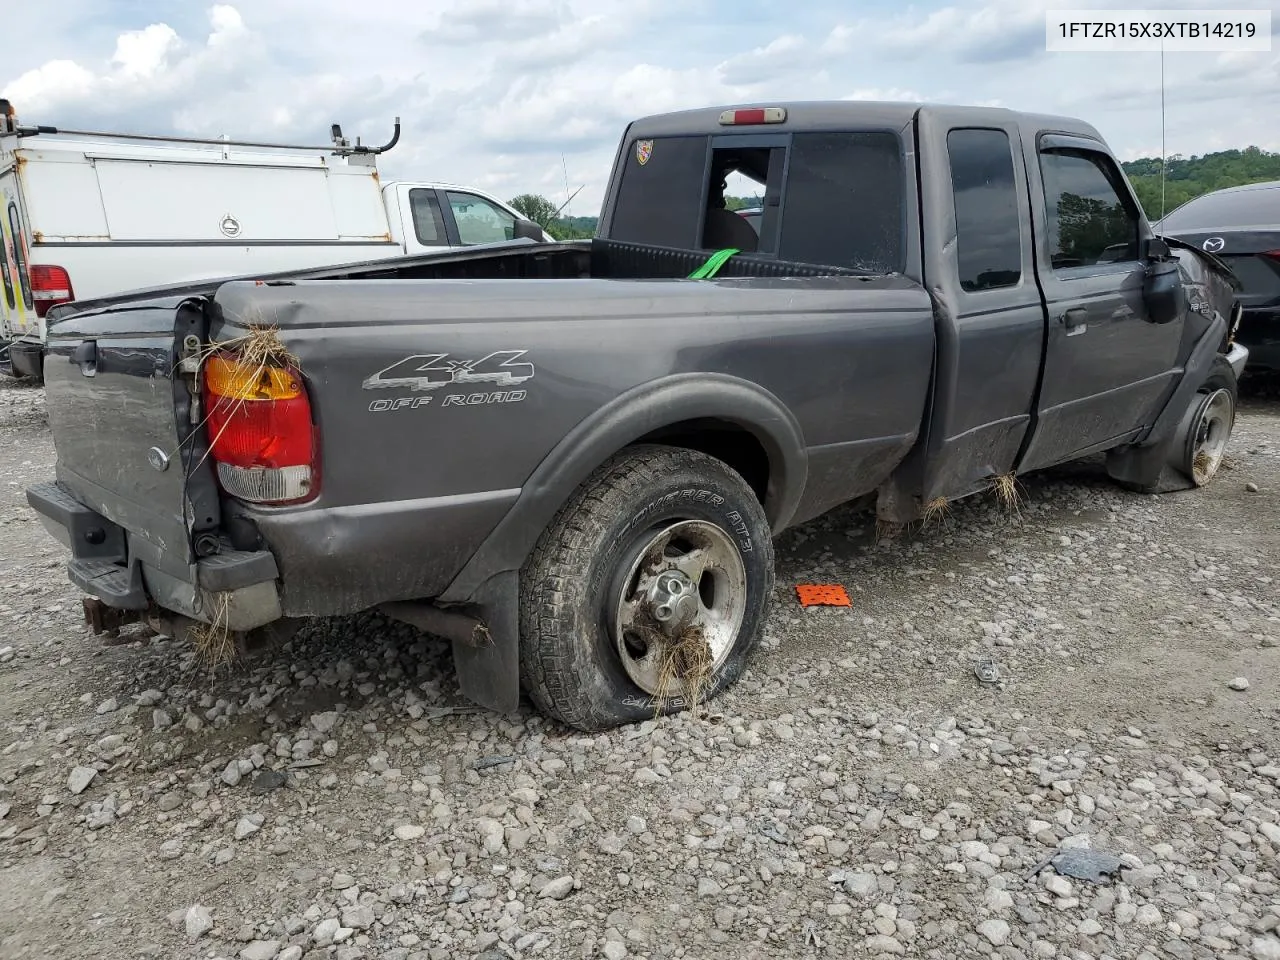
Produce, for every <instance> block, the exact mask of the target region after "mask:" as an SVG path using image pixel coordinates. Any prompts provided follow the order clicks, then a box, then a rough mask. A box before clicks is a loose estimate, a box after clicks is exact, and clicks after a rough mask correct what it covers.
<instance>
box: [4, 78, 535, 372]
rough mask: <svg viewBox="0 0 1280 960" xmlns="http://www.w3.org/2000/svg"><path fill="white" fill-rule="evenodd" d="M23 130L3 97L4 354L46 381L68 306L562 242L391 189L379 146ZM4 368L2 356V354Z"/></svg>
mask: <svg viewBox="0 0 1280 960" xmlns="http://www.w3.org/2000/svg"><path fill="white" fill-rule="evenodd" d="M332 136H333V143H332V145H331V146H310V147H308V146H297V145H289V144H267V143H257V142H246V141H232V140H225V139H224V140H202V139H189V138H179V137H163V136H149V135H135V134H120V133H104V132H94V131H74V130H60V129H59V128H56V127H41V126H20V125H19V124H18V123H17V121H16V120H15V119H14V115H13V109H12V107H11V106H10V105H9V104H8V103H7V102H6V101H4V100H0V202H2V203H3V211H0V213H2V214H3V215H2V216H0V224H2V227H0V229H2V231H3V252H2V254H0V268H2V269H0V281H2V282H3V288H4V289H3V291H2V292H0V348H3V347H5V346H6V345H7V347H8V351H9V357H10V363H11V367H12V372H13V373H15V374H17V375H20V376H32V377H39V376H41V366H42V362H43V354H44V345H45V342H46V339H47V330H46V328H45V316H46V314H47V313H48V311H49V310H50V309H51V308H52V307H53V306H54V305H56V304H59V303H66V302H68V301H71V300H91V299H94V298H98V297H104V296H111V295H113V294H117V293H123V292H126V291H129V290H136V289H141V288H146V287H155V286H159V285H164V284H172V283H186V282H192V281H200V280H206V279H213V278H220V277H233V276H243V275H250V274H266V273H276V272H279V271H285V270H299V269H306V268H309V267H324V266H331V265H336V264H344V263H359V262H365V261H370V260H380V259H385V258H390V257H396V256H402V255H406V254H410V255H413V254H423V253H430V252H432V251H434V250H448V249H451V248H455V247H460V246H470V245H478V244H485V243H501V242H504V241H507V240H514V239H517V238H529V239H536V240H549V239H550V237H549V236H547V235H546V234H545V233H543V232H542V231H541V229H540V228H537V227H535V226H534V225H532V224H530V223H528V222H527V221H524V220H523V219H522V218H521V215H520V213H519V212H518V211H516V210H515V209H513V208H512V207H510V206H509V205H508V204H505V203H503V202H502V201H500V200H498V199H497V198H495V197H492V196H490V195H488V194H486V193H484V192H482V191H479V190H476V189H475V188H472V187H461V186H455V185H452V184H444V183H427V182H404V181H396V182H391V183H385V184H384V183H382V182H381V180H380V179H379V176H378V171H377V166H376V161H377V157H378V155H379V154H381V153H383V152H385V151H386V150H389V149H391V148H392V147H393V146H395V144H396V143H397V142H398V140H399V137H400V122H399V120H398V119H397V120H396V123H395V131H394V134H393V136H392V138H391V139H390V141H389V142H388V143H386V144H383V145H382V146H372V147H371V146H364V145H361V144H360V143H359V141H357V142H356V144H355V145H352V144H351V143H350V142H349V141H348V140H347V139H346V138H344V137H343V136H342V131H341V128H339V127H337V126H336V125H335V126H334V128H333V134H332ZM0 359H3V357H2V356H0Z"/></svg>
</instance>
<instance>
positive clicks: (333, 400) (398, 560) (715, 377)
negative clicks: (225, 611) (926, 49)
mask: <svg viewBox="0 0 1280 960" xmlns="http://www.w3.org/2000/svg"><path fill="white" fill-rule="evenodd" d="M706 256H707V253H706V252H704V251H676V250H666V249H662V248H646V247H642V246H639V245H635V244H624V243H616V242H609V241H592V242H589V243H583V244H557V245H546V244H537V245H530V246H524V245H516V246H514V247H508V248H503V249H498V248H491V249H488V250H475V251H471V252H469V253H467V254H461V255H459V254H446V255H443V256H434V255H433V256H430V257H421V258H402V259H401V260H400V261H398V262H381V263H377V264H369V265H359V266H352V267H347V268H341V269H329V270H318V271H305V272H295V273H292V274H290V275H288V276H276V277H273V278H269V279H266V280H265V282H264V280H262V279H256V280H248V279H246V280H233V281H224V282H221V283H218V284H197V285H186V286H183V287H178V288H168V289H166V290H163V291H155V292H151V293H147V294H145V295H144V296H141V297H139V296H134V297H115V298H111V299H110V300H108V301H102V302H99V303H94V304H82V305H80V307H79V308H78V309H79V311H80V312H78V313H73V314H72V315H70V316H66V317H65V318H64V319H61V320H59V321H57V322H55V323H54V324H53V325H52V326H51V328H50V355H49V361H48V362H47V364H46V390H47V395H48V410H49V416H50V420H51V425H52V427H53V433H54V437H55V444H56V447H57V456H58V467H57V481H58V484H59V487H60V489H62V490H63V491H65V492H67V493H69V494H71V495H72V496H73V497H74V498H75V499H76V500H78V501H79V502H80V503H82V504H84V505H86V506H88V507H89V508H91V509H92V510H93V511H95V512H96V513H98V514H100V515H101V516H102V517H104V518H106V519H107V520H109V521H111V523H113V524H115V525H118V527H119V528H120V529H121V531H122V533H121V536H122V537H123V538H124V540H125V542H126V546H127V549H122V550H119V551H117V553H119V554H122V555H121V556H117V557H116V558H115V559H114V561H111V562H115V563H117V564H123V566H121V567H120V569H121V570H122V571H132V570H133V569H134V568H135V565H136V564H140V565H141V567H140V569H139V570H138V572H137V576H135V575H134V574H132V573H130V579H131V580H132V581H133V582H134V584H135V586H136V584H137V582H138V580H139V578H140V580H141V582H145V584H146V585H147V587H148V588H149V590H150V593H151V595H152V596H156V597H157V599H159V600H160V602H161V603H162V604H163V605H165V606H167V607H168V608H170V609H175V610H178V611H180V612H184V613H187V614H188V615H192V616H196V617H197V618H200V619H207V615H206V614H207V611H206V610H205V606H206V605H207V602H208V593H209V592H208V590H207V589H205V588H203V587H202V586H201V583H202V579H203V580H209V575H207V574H206V572H205V571H206V570H207V569H208V568H210V565H211V564H215V563H216V564H217V566H218V568H219V571H218V574H217V576H216V578H215V579H217V580H218V582H221V583H225V582H229V581H228V580H227V577H228V573H227V570H226V567H227V566H228V565H234V563H237V562H243V563H244V564H247V565H255V564H256V565H258V566H259V567H261V565H262V564H264V563H266V561H265V560H264V559H263V557H262V556H260V555H255V552H256V554H262V553H264V552H266V551H265V550H263V549H262V548H263V547H264V546H265V547H266V548H269V552H266V555H267V556H270V557H272V558H273V562H274V564H276V565H278V570H279V574H280V577H281V583H282V585H283V586H282V592H281V595H280V602H281V609H282V611H283V613H284V614H285V615H299V616H301V615H328V614H340V613H350V612H355V611H359V610H363V609H367V608H369V607H371V606H373V605H376V604H378V603H382V602H386V601H392V600H402V599H413V598H423V597H436V596H438V595H440V594H441V593H442V592H444V591H445V590H446V589H447V588H448V587H449V586H450V584H451V583H452V582H453V581H454V578H455V577H456V576H457V575H458V573H459V571H460V570H461V569H462V567H463V565H464V564H465V563H466V562H467V560H468V558H470V557H471V556H472V555H473V554H474V553H475V552H476V550H477V549H478V548H479V547H480V545H481V544H482V543H483V542H484V541H485V539H486V537H487V536H488V535H489V533H490V532H491V531H492V530H493V529H494V528H495V527H496V526H497V525H498V524H499V523H500V522H501V521H502V520H503V518H504V516H505V515H506V514H507V513H508V511H510V510H511V508H512V506H513V505H514V504H515V503H516V502H517V500H518V499H519V498H520V497H521V496H522V494H524V493H525V491H526V489H527V488H528V486H529V485H530V484H531V483H535V484H536V483H538V482H541V481H537V480H536V479H531V478H534V477H535V474H536V472H537V471H538V469H539V468H540V467H541V466H543V465H544V464H546V463H547V462H549V461H551V460H553V459H554V458H556V457H564V458H566V464H567V465H566V466H564V467H563V468H561V469H558V470H557V471H556V482H557V483H563V484H568V485H569V487H570V488H571V487H572V486H573V485H574V484H576V483H577V482H579V481H580V480H581V479H582V477H581V476H579V474H580V473H582V471H583V470H585V469H587V468H586V467H585V464H586V463H588V462H590V467H591V468H594V466H595V465H596V463H597V462H598V460H594V459H590V458H587V459H584V460H583V463H584V467H583V468H582V469H579V468H578V467H576V466H574V464H573V462H572V461H573V453H574V450H575V449H577V448H581V449H582V450H587V449H588V446H589V444H590V443H591V442H593V441H592V436H593V431H595V432H598V431H601V430H605V431H607V428H608V424H609V411H610V410H611V409H621V408H622V407H623V406H625V405H627V404H633V403H646V402H654V403H657V404H658V406H657V407H655V408H654V409H653V410H652V411H651V412H650V413H649V414H646V416H648V417H649V418H650V419H651V421H652V427H653V428H654V429H656V428H658V427H661V426H662V425H663V423H666V422H668V421H667V420H666V419H664V417H666V416H667V415H668V414H669V412H670V411H671V410H674V409H675V406H674V405H678V404H679V403H680V402H682V400H681V397H683V396H693V393H691V392H690V391H695V392H698V395H699V396H700V397H701V398H702V400H704V401H709V403H710V405H709V406H708V405H707V403H703V405H702V407H701V409H703V410H704V411H705V410H711V411H715V415H714V416H713V417H711V419H713V420H716V421H718V423H719V428H721V429H723V431H724V433H725V437H726V442H728V443H733V442H754V443H757V444H759V447H760V449H761V451H762V452H763V456H765V457H768V458H770V460H773V459H778V460H780V461H781V462H784V463H789V464H790V468H791V469H792V470H802V471H804V472H806V473H807V480H805V481H803V482H800V483H795V482H792V483H790V484H785V485H779V487H778V491H776V492H772V493H771V494H770V496H769V497H768V498H767V500H766V504H767V509H768V511H769V513H770V519H771V522H773V523H774V524H775V526H777V527H781V526H783V525H786V524H787V523H790V522H793V521H794V520H795V519H797V518H804V517H808V516H813V515H816V514H818V513H821V512H823V511H824V510H825V509H828V508H829V507H831V506H834V505H835V504H837V503H839V502H842V501H844V500H848V499H850V498H851V497H854V496H857V495H861V494H863V493H866V492H869V491H871V490H873V489H875V487H876V486H877V485H878V484H879V483H880V482H881V481H882V480H883V479H884V477H885V476H886V475H887V474H888V472H889V471H890V470H891V469H892V468H893V466H894V465H895V464H896V463H897V462H898V461H899V460H900V459H901V458H902V456H903V455H904V454H905V453H906V451H907V450H908V449H909V448H910V447H911V445H912V444H913V442H914V440H915V439H916V436H917V434H918V430H919V425H920V423H921V420H922V416H923V411H924V407H925V402H926V395H927V391H928V384H929V376H930V369H931V362H932V355H933V336H934V331H933V322H934V321H933V312H932V304H931V301H930V298H929V296H928V294H927V293H926V292H925V290H924V289H923V288H921V287H920V286H919V285H918V284H916V283H914V282H912V281H910V280H907V279H905V278H902V277H896V276H881V277H873V276H865V275H859V274H856V273H854V272H853V271H849V270H836V269H832V268H827V267H819V266H814V265H806V264H787V263H781V262H778V261H772V260H767V259H765V258H754V257H743V258H742V259H741V260H738V259H737V258H734V259H731V260H730V261H729V263H728V264H727V265H726V268H725V269H724V270H723V271H722V272H721V274H720V278H719V279H716V280H714V281H710V282H707V281H690V280H685V279H676V278H682V277H684V276H685V275H686V274H687V273H688V272H690V271H691V270H692V269H694V268H696V267H697V266H698V265H700V264H701V263H702V262H703V261H704V260H705V258H706ZM255 326H259V327H261V326H265V327H271V328H275V329H276V330H278V332H279V335H280V337H281V339H282V341H283V343H284V345H285V346H286V347H287V349H288V350H289V351H290V352H291V353H292V354H293V355H294V356H295V357H296V358H297V359H298V361H299V366H300V369H301V371H302V374H303V377H304V378H305V380H306V382H307V386H308V389H309V393H310V395H311V404H312V410H313V415H314V417H315V421H316V425H317V433H318V437H319V444H320V450H321V453H320V458H321V466H320V473H321V475H322V481H321V485H320V491H321V492H320V494H319V497H318V499H317V500H315V501H313V502H311V503H308V504H306V505H305V506H303V507H298V508H291V507H278V508H265V507H251V506H247V505H245V504H242V503H239V502H235V501H230V500H229V499H228V498H226V497H221V496H219V494H218V492H217V490H216V488H215V486H214V483H213V478H212V474H211V472H210V464H209V463H208V461H207V458H206V457H205V456H204V451H205V444H206V443H207V438H206V437H204V436H203V435H202V431H201V429H200V427H199V417H198V416H193V415H192V411H191V408H190V406H191V405H190V398H189V397H188V396H187V391H186V388H185V386H184V385H183V384H182V383H181V379H180V376H179V374H178V373H177V371H178V368H179V350H180V347H181V343H182V341H183V340H184V339H185V338H186V337H188V336H195V337H198V338H199V339H200V341H201V342H209V341H212V342H215V343H216V342H226V341H234V340H235V339H236V338H238V337H243V336H244V335H245V333H246V332H247V331H248V330H249V329H250V328H251V327H255ZM91 342H92V343H93V346H92V347H89V346H86V344H87V343H91ZM90 355H91V360H90V359H89V357H90ZM437 355H438V356H439V357H440V358H441V362H444V360H446V359H447V360H450V361H454V360H456V361H464V362H477V361H484V360H488V359H489V358H490V357H494V356H497V355H502V356H503V357H506V358H508V360H509V362H510V363H512V364H514V366H515V368H518V370H519V373H520V376H519V377H514V376H510V375H508V371H506V370H502V369H495V370H494V371H493V374H492V376H491V377H490V378H489V380H488V381H487V382H486V380H485V378H484V377H483V376H481V377H477V378H475V380H474V382H471V383H469V384H468V383H466V382H462V381H460V382H458V383H457V384H455V385H454V386H450V387H445V388H444V389H442V390H427V389H420V388H418V387H416V386H415V385H414V384H412V383H410V382H406V380H405V378H404V377H402V376H399V375H397V374H396V373H395V371H396V370H397V369H398V368H400V367H402V366H403V364H404V362H405V361H406V360H407V359H419V360H420V359H421V358H423V357H429V356H437ZM389 371H390V372H389ZM708 391H711V393H712V394H713V395H714V396H712V397H710V399H709V396H708V393H707V392H708ZM646 397H652V398H662V399H654V400H652V401H649V400H646ZM762 409H763V410H764V411H765V412H763V413H762ZM702 416H703V417H704V419H706V418H707V415H706V414H705V413H704V414H703V415H702ZM735 431H737V433H735ZM749 431H756V434H752V433H750V432H749ZM735 436H738V437H739V439H738V440H737V441H735V440H734V437H735ZM633 439H634V438H633ZM157 451H158V452H157ZM161 455H163V456H164V457H167V458H168V461H169V462H170V463H171V465H170V466H165V467H163V468H162V467H158V466H157V464H156V461H157V458H158V457H160V456H161ZM598 455H599V451H594V452H593V453H592V457H593V458H594V457H596V456H598ZM760 472H761V475H762V476H768V475H769V474H770V473H771V471H770V470H769V464H767V463H766V464H762V465H761V470H760ZM584 475H585V474H584ZM778 476H785V472H784V473H783V474H778ZM761 482H764V481H763V480H762V481H761ZM784 489H785V490H786V493H785V495H784V494H783V493H782V491H783V490H784ZM237 529H241V530H243V529H252V530H253V531H255V536H260V540H257V541H255V540H254V538H253V537H250V538H247V539H245V538H243V537H238V536H237V535H236V534H235V531H236V530H237ZM200 542H203V543H204V544H205V545H206V549H205V551H203V552H206V553H207V552H208V548H209V547H210V546H213V545H216V548H215V549H214V552H213V554H212V555H208V556H202V555H201V553H202V551H201V550H200V549H197V547H196V545H197V544H198V543H200ZM99 553H102V551H99ZM228 554H244V556H243V557H239V558H238V559H237V560H235V561H228V560H226V559H225V556H226V555H228ZM357 556H358V557H361V558H363V559H362V563H365V564H367V566H368V569H365V570H363V571H362V573H361V576H359V577H352V576H351V569H350V564H351V558H352V557H357ZM219 557H223V559H219ZM95 559H96V560H97V561H99V562H100V561H103V560H104V559H108V560H109V559H110V558H104V557H102V556H98V557H96V558H95ZM73 579H74V577H73ZM81 580H83V576H82V577H81V578H80V579H79V580H78V581H77V582H80V581H81ZM116 581H117V584H118V585H119V584H120V583H122V581H120V578H119V577H117V578H116ZM82 585H83V584H82Z"/></svg>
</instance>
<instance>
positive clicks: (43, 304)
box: [31, 263, 76, 317]
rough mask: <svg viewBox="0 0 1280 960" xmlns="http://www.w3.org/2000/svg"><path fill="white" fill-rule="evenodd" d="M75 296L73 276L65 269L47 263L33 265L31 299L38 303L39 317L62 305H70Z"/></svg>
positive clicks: (37, 314) (37, 313)
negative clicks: (72, 284)
mask: <svg viewBox="0 0 1280 960" xmlns="http://www.w3.org/2000/svg"><path fill="white" fill-rule="evenodd" d="M75 295H76V293H75V291H74V290H73V289H71V274H69V273H67V271H66V269H65V268H63V267H55V266H51V265H50V264H47V263H33V264H32V265H31V297H32V299H33V300H35V302H36V316H37V317H43V316H44V315H45V314H46V313H48V312H49V311H50V310H51V309H52V308H53V307H56V306H57V305H58V304H60V303H70V302H71V301H72V300H74V299H75Z"/></svg>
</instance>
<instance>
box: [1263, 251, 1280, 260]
mask: <svg viewBox="0 0 1280 960" xmlns="http://www.w3.org/2000/svg"><path fill="white" fill-rule="evenodd" d="M1263 256H1264V257H1266V258H1267V259H1268V260H1280V250H1268V251H1267V252H1266V253H1264V254H1263Z"/></svg>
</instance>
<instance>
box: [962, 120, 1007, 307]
mask: <svg viewBox="0 0 1280 960" xmlns="http://www.w3.org/2000/svg"><path fill="white" fill-rule="evenodd" d="M947 156H948V158H949V159H950V163H951V192H952V195H953V197H954V198H955V208H956V238H957V251H956V254H957V255H956V268H957V270H958V272H959V274H960V287H961V289H963V290H968V291H971V292H973V291H978V290H993V289H996V288H998V287H1012V286H1016V285H1017V283H1018V281H1019V280H1020V279H1021V278H1022V229H1021V227H1022V225H1021V221H1020V220H1019V219H1018V193H1017V185H1016V183H1015V181H1014V177H1013V151H1012V147H1011V145H1010V143H1009V135H1008V134H1007V133H1005V132H1004V131H1003V130H952V131H951V132H950V133H948V134H947Z"/></svg>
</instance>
